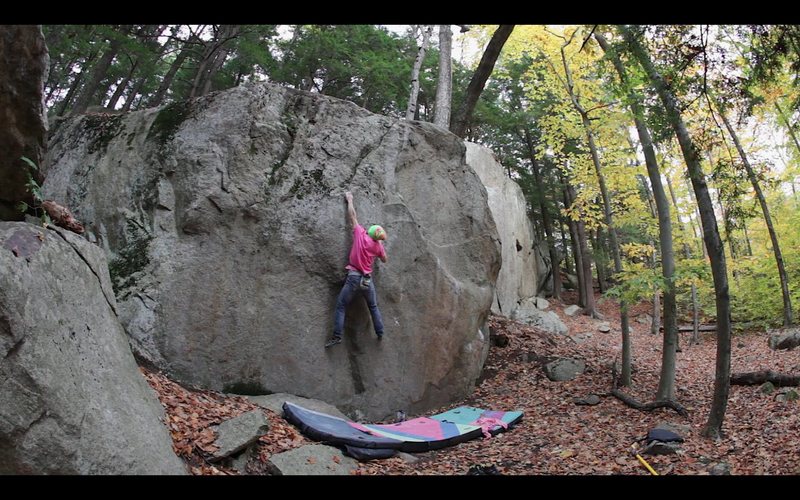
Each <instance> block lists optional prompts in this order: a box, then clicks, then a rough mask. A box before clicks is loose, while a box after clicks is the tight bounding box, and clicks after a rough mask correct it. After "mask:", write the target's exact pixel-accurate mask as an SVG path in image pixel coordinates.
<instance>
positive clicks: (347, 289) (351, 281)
mask: <svg viewBox="0 0 800 500" xmlns="http://www.w3.org/2000/svg"><path fill="white" fill-rule="evenodd" d="M356 295H363V296H364V299H366V301H367V307H369V313H370V315H371V316H372V326H374V327H375V334H376V335H378V336H379V337H380V336H382V335H383V319H382V318H381V312H380V310H378V294H377V293H375V281H374V280H371V281H370V284H369V289H367V290H362V289H361V275H360V274H355V273H353V272H348V273H347V279H346V280H345V282H344V286H343V287H342V291H341V292H339V298H338V299H336V316H335V317H334V320H333V336H334V337H341V336H342V331H343V330H344V313H345V309H347V306H348V305H350V302H352V301H353V297H355V296H356Z"/></svg>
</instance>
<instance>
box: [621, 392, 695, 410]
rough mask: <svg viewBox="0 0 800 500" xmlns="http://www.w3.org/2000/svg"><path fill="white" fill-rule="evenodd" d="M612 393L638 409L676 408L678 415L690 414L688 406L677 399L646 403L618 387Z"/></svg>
mask: <svg viewBox="0 0 800 500" xmlns="http://www.w3.org/2000/svg"><path fill="white" fill-rule="evenodd" d="M611 395H612V396H614V397H615V398H617V399H619V400H620V401H622V402H623V403H625V404H626V405H628V406H630V407H631V408H635V409H637V410H642V411H653V410H655V409H656V408H672V409H673V410H675V411H676V412H677V413H678V415H681V416H683V417H686V416H688V415H689V412H688V411H686V408H684V407H683V406H681V404H680V403H678V402H676V401H669V400H668V401H653V402H651V403H644V404H643V403H640V402H638V401H636V400H635V399H633V398H632V397H630V396H628V395H627V394H624V393H623V392H622V391H620V390H619V389H616V388H615V389H611Z"/></svg>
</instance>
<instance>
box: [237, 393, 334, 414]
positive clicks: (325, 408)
mask: <svg viewBox="0 0 800 500" xmlns="http://www.w3.org/2000/svg"><path fill="white" fill-rule="evenodd" d="M244 397H246V398H247V399H249V400H250V401H252V402H253V403H255V404H257V405H258V406H263V407H264V408H268V409H270V410H272V411H274V412H275V413H277V414H278V415H283V403H285V402H287V401H289V402H290V403H294V404H296V405H298V406H302V407H303V408H308V409H309V410H314V411H318V412H320V413H325V414H327V415H333V416H334V417H339V418H343V419H345V420H347V415H345V414H344V413H342V412H341V411H339V409H338V408H336V407H335V406H333V405H329V404H328V403H326V402H324V401H319V400H317V399H308V398H301V397H300V396H295V395H293V394H285V393H283V394H269V395H267V396H244Z"/></svg>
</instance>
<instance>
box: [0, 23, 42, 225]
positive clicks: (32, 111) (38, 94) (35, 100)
mask: <svg viewBox="0 0 800 500" xmlns="http://www.w3.org/2000/svg"><path fill="white" fill-rule="evenodd" d="M49 60H50V59H49V57H48V54H47V46H46V45H45V42H44V35H43V34H42V28H41V27H40V26H23V25H9V24H5V25H0V123H2V124H3V126H2V127H0V151H2V152H3V153H2V159H1V160H0V179H2V182H0V220H22V219H23V214H22V212H20V211H19V210H17V209H16V208H15V206H14V205H15V204H16V203H17V202H19V201H25V202H26V203H28V204H29V205H30V204H33V198H32V197H31V196H30V193H29V192H28V188H27V187H26V183H27V182H28V173H29V172H30V170H29V167H28V165H26V164H25V163H24V162H23V161H22V160H20V157H22V156H25V157H27V158H29V159H30V160H32V161H33V162H34V163H35V164H36V165H37V166H40V165H41V163H42V157H43V156H44V147H45V135H46V132H47V115H46V114H45V106H44V94H43V92H42V89H43V87H44V80H45V78H47V69H48V67H49ZM31 174H32V175H33V178H34V179H35V180H36V181H37V182H38V183H41V182H42V180H43V177H42V176H41V175H40V174H39V173H37V172H31Z"/></svg>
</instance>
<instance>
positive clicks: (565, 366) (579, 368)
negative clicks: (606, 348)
mask: <svg viewBox="0 0 800 500" xmlns="http://www.w3.org/2000/svg"><path fill="white" fill-rule="evenodd" d="M585 370H586V362H585V361H583V360H581V359H572V358H559V359H557V360H555V361H551V362H550V363H547V364H546V365H544V374H545V375H547V378H548V379H550V380H552V381H553V382H565V381H567V380H572V379H574V378H575V377H577V376H578V375H580V374H581V373H583V372H584V371H585Z"/></svg>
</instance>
